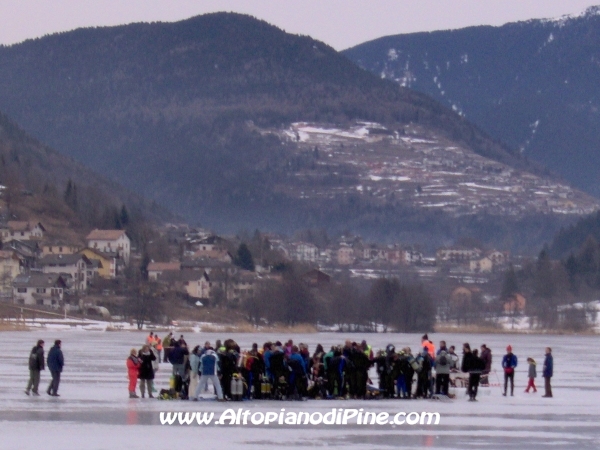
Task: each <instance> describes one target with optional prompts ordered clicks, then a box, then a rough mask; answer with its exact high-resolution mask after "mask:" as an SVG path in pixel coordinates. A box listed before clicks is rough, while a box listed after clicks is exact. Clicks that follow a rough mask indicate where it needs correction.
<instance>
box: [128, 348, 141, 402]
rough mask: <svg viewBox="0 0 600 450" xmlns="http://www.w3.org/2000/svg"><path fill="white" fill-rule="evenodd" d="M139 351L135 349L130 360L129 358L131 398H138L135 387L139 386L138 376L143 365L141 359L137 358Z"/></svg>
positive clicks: (132, 350) (130, 355) (130, 354)
mask: <svg viewBox="0 0 600 450" xmlns="http://www.w3.org/2000/svg"><path fill="white" fill-rule="evenodd" d="M137 354H138V351H137V350H136V349H135V348H132V349H131V352H129V358H127V375H128V377H129V398H138V396H137V394H136V393H135V386H136V385H137V379H138V374H139V372H140V366H141V365H142V363H141V361H140V359H139V358H138V357H137Z"/></svg>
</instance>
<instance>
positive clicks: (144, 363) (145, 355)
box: [138, 345, 156, 398]
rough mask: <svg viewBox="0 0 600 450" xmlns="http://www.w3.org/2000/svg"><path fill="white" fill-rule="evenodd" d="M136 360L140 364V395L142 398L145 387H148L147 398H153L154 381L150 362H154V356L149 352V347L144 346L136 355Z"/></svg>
mask: <svg viewBox="0 0 600 450" xmlns="http://www.w3.org/2000/svg"><path fill="white" fill-rule="evenodd" d="M138 358H139V360H140V362H141V365H140V370H139V373H138V379H139V380H140V392H141V393H142V398H144V394H145V387H146V386H147V387H148V397H150V398H153V397H154V396H153V395H152V380H154V368H153V367H152V361H156V356H155V355H154V352H152V351H151V350H150V346H149V345H144V346H143V347H142V349H141V350H140V352H139V353H138Z"/></svg>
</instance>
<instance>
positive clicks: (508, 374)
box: [502, 345, 519, 397]
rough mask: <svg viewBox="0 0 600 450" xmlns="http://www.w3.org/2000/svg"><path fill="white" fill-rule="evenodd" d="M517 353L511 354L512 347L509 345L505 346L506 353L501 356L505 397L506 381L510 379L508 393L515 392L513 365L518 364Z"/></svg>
mask: <svg viewBox="0 0 600 450" xmlns="http://www.w3.org/2000/svg"><path fill="white" fill-rule="evenodd" d="M518 362H519V361H518V359H517V355H515V354H513V352H512V347H511V346H510V345H509V346H508V347H506V355H504V357H503V358H502V368H503V369H504V392H503V393H502V395H503V396H505V397H506V390H507V388H508V382H509V380H510V395H511V396H513V395H514V392H515V367H517V364H518Z"/></svg>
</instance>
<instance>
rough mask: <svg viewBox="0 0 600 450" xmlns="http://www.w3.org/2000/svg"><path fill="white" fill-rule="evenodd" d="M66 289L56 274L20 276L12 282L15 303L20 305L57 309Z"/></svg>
mask: <svg viewBox="0 0 600 450" xmlns="http://www.w3.org/2000/svg"><path fill="white" fill-rule="evenodd" d="M66 287H67V284H66V282H65V280H64V279H63V278H62V277H61V276H60V275H58V274H54V273H29V274H21V275H18V276H17V277H16V278H15V279H14V281H13V297H14V301H15V303H17V304H20V305H40V306H53V307H55V308H58V307H59V306H60V304H61V303H62V301H63V295H64V291H65V289H66Z"/></svg>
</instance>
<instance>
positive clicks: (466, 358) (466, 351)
mask: <svg viewBox="0 0 600 450" xmlns="http://www.w3.org/2000/svg"><path fill="white" fill-rule="evenodd" d="M484 369H485V362H484V361H483V360H482V359H481V358H479V356H478V355H477V350H474V351H471V346H470V345H469V344H468V343H465V344H463V360H462V366H461V370H462V371H463V372H467V373H468V374H469V385H468V388H467V392H468V394H469V401H470V402H474V401H477V398H476V397H477V388H478V386H479V379H480V377H481V372H483V370H484Z"/></svg>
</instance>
